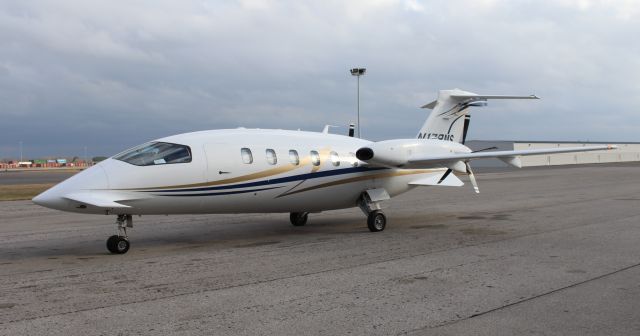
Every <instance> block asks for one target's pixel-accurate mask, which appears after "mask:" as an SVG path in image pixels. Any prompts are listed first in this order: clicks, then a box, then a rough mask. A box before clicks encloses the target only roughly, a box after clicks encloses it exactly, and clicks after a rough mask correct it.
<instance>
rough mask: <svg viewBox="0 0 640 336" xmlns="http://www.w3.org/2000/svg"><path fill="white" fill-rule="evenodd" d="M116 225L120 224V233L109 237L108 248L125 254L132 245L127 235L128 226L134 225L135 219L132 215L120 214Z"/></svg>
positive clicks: (115, 252) (113, 251)
mask: <svg viewBox="0 0 640 336" xmlns="http://www.w3.org/2000/svg"><path fill="white" fill-rule="evenodd" d="M116 225H118V234H117V235H113V236H111V237H109V239H107V250H109V252H111V253H114V254H125V253H127V251H129V247H131V244H130V243H129V238H128V237H127V228H132V227H133V219H132V218H131V215H118V219H116Z"/></svg>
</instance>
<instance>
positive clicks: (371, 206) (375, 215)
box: [358, 192, 387, 232]
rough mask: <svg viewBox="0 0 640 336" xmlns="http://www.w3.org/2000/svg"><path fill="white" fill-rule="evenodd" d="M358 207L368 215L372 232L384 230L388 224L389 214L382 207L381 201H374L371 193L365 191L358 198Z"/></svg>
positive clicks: (368, 223)
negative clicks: (370, 195)
mask: <svg viewBox="0 0 640 336" xmlns="http://www.w3.org/2000/svg"><path fill="white" fill-rule="evenodd" d="M358 207H360V210H362V212H364V214H365V215H367V227H368V228H369V231H371V232H380V231H383V230H384V228H385V227H386V226H387V216H385V215H384V212H382V210H381V208H380V202H374V201H372V200H371V197H369V194H368V193H366V192H364V193H362V196H360V199H359V200H358Z"/></svg>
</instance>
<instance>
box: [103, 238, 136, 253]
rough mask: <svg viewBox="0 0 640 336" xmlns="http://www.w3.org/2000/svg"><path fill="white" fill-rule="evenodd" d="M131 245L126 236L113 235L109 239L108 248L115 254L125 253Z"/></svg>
mask: <svg viewBox="0 0 640 336" xmlns="http://www.w3.org/2000/svg"><path fill="white" fill-rule="evenodd" d="M130 247H131V243H129V240H128V239H127V238H125V237H120V236H117V235H113V236H111V237H109V239H107V250H109V252H111V253H113V254H125V253H127V251H129V248H130Z"/></svg>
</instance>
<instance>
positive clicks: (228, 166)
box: [204, 143, 242, 181]
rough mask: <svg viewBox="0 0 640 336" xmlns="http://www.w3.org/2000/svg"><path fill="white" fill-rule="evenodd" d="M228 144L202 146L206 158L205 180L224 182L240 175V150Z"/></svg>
mask: <svg viewBox="0 0 640 336" xmlns="http://www.w3.org/2000/svg"><path fill="white" fill-rule="evenodd" d="M236 147H237V146H233V145H231V144H228V143H208V144H205V145H204V152H205V154H206V156H207V180H208V181H217V180H226V179H230V178H234V177H238V176H240V175H241V172H240V170H241V169H242V157H241V154H240V148H236Z"/></svg>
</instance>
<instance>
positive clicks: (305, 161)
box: [117, 149, 329, 190]
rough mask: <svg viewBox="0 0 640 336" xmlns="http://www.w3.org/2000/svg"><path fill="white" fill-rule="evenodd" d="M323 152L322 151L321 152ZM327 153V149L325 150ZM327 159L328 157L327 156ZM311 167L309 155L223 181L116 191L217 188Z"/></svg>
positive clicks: (316, 168)
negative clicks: (297, 160)
mask: <svg viewBox="0 0 640 336" xmlns="http://www.w3.org/2000/svg"><path fill="white" fill-rule="evenodd" d="M323 151H324V150H323ZM326 151H327V153H328V151H329V150H328V149H326ZM327 157H328V155H327ZM309 165H311V157H310V156H309V155H307V156H305V157H304V158H302V159H301V160H300V164H299V165H295V166H294V165H292V164H286V165H283V166H281V167H276V168H271V169H267V170H263V171H259V172H256V173H251V174H247V175H242V176H237V177H232V178H228V179H223V180H217V181H210V182H201V183H192V184H178V185H169V186H156V187H145V188H127V189H117V190H154V189H175V188H195V187H210V186H217V185H221V184H231V183H238V182H246V181H250V180H255V179H259V178H264V177H269V176H274V175H278V174H283V173H287V172H290V171H292V170H296V169H299V168H304V167H306V166H309ZM319 169H320V166H312V170H311V172H314V173H315V172H316V171H318V170H319Z"/></svg>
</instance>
